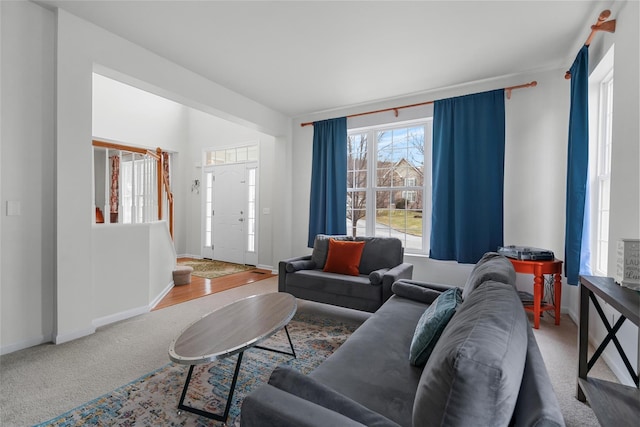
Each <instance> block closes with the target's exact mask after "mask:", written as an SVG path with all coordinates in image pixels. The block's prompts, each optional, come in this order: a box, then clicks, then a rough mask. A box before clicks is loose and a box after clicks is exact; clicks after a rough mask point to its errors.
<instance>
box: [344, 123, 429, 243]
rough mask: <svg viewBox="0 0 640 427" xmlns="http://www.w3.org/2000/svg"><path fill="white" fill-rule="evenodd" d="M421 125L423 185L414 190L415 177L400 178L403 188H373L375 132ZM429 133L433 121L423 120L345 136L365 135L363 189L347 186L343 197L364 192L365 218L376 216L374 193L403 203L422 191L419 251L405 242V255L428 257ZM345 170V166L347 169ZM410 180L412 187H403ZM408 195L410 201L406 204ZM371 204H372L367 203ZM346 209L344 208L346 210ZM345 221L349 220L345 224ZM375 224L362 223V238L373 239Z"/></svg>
mask: <svg viewBox="0 0 640 427" xmlns="http://www.w3.org/2000/svg"><path fill="white" fill-rule="evenodd" d="M420 125H423V126H424V127H425V133H424V144H425V147H424V163H423V169H424V170H423V174H424V178H423V185H422V186H418V185H415V184H416V179H415V177H410V178H404V180H403V184H405V185H403V186H392V187H378V186H377V182H376V180H377V170H376V168H377V159H378V141H377V139H376V134H377V132H379V131H381V130H395V129H404V128H410V127H416V126H420ZM432 129H433V118H432V117H426V118H423V119H418V120H410V121H405V122H398V123H392V124H383V125H376V126H369V127H361V128H353V129H349V131H348V135H349V136H351V135H357V134H364V133H366V134H367V185H366V187H365V188H350V187H349V185H347V193H351V192H354V191H364V192H365V193H366V200H367V203H366V207H365V209H366V212H365V219H366V218H375V216H376V203H375V200H376V192H377V191H393V192H401V194H402V196H403V198H405V199H406V200H407V201H415V199H416V195H417V191H422V239H421V247H420V248H417V249H416V248H410V247H406V245H405V241H403V246H405V253H408V254H419V255H428V253H429V244H430V232H431V191H432V190H431V165H432V162H431V146H432ZM348 167H349V166H348ZM411 180H413V185H411V186H407V185H406V184H408V183H410V182H411ZM410 193H411V196H412V197H413V200H408V199H409V197H406V196H409V195H410ZM370 201H374V203H370ZM347 209H348V208H347ZM348 221H349V220H348ZM376 232H377V230H376V224H375V221H366V227H365V234H366V235H367V236H376ZM347 234H349V235H350V234H351V228H350V227H349V225H348V226H347ZM378 235H380V234H378Z"/></svg>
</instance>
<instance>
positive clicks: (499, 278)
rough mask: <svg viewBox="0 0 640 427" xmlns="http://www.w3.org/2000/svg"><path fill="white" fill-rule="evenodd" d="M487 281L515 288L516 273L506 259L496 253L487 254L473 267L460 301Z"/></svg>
mask: <svg viewBox="0 0 640 427" xmlns="http://www.w3.org/2000/svg"><path fill="white" fill-rule="evenodd" d="M487 280H494V281H496V282H501V283H508V284H510V285H512V286H514V287H515V285H516V271H515V269H514V268H513V264H511V261H509V260H508V259H507V258H506V257H504V256H502V255H500V254H499V253H497V252H487V253H486V254H484V255H483V256H482V258H481V259H480V261H478V263H477V264H476V265H475V266H474V267H473V270H471V274H470V275H469V277H468V278H467V283H466V284H465V285H464V289H463V290H462V299H463V300H464V299H466V298H467V297H468V296H469V294H470V293H471V292H473V290H474V289H475V288H477V287H478V286H479V285H480V284H482V283H484V282H486V281H487Z"/></svg>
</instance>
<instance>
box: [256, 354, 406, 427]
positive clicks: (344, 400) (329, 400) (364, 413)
mask: <svg viewBox="0 0 640 427" xmlns="http://www.w3.org/2000/svg"><path fill="white" fill-rule="evenodd" d="M269 384H271V385H272V386H274V387H278V388H279V389H280V390H284V391H286V392H288V393H292V394H294V395H296V396H299V397H301V398H303V399H305V400H307V401H309V402H313V403H315V404H317V405H320V406H323V407H325V408H327V409H331V410H332V411H335V412H338V413H340V414H342V415H344V416H346V417H348V418H350V419H352V420H354V421H358V422H359V423H362V424H364V425H365V426H370V427H399V426H398V424H396V423H394V422H393V421H391V420H389V419H388V418H385V417H383V416H382V415H380V414H378V413H376V412H374V411H372V410H370V409H368V408H366V407H365V406H362V405H361V404H359V403H358V402H355V401H354V400H352V399H349V398H348V397H346V396H344V395H342V394H340V393H338V392H336V391H334V390H333V389H331V388H329V387H327V386H325V385H323V384H321V383H319V382H317V381H315V380H314V379H313V378H311V377H309V376H307V375H303V374H301V373H300V372H298V371H296V370H294V369H291V368H289V367H285V366H281V367H277V368H276V369H275V370H274V371H273V373H272V374H271V377H270V378H269Z"/></svg>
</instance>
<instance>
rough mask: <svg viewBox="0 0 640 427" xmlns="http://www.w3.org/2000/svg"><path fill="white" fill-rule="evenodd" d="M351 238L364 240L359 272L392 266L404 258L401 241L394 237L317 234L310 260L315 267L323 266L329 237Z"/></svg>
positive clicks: (364, 272) (338, 238)
mask: <svg viewBox="0 0 640 427" xmlns="http://www.w3.org/2000/svg"><path fill="white" fill-rule="evenodd" d="M330 238H333V239H336V240H352V241H356V242H361V241H364V242H365V244H364V249H363V250H362V258H361V259H360V267H359V270H360V274H369V273H371V272H372V271H375V270H379V269H381V268H393V267H395V266H397V265H400V264H402V262H403V258H404V248H403V247H402V241H401V240H400V239H398V238H396V237H355V238H354V237H351V236H329V235H325V234H318V235H317V236H316V238H315V241H314V243H313V252H312V253H311V260H312V261H313V262H314V263H315V264H316V268H319V269H322V268H324V264H325V262H326V261H327V253H328V252H329V239H330Z"/></svg>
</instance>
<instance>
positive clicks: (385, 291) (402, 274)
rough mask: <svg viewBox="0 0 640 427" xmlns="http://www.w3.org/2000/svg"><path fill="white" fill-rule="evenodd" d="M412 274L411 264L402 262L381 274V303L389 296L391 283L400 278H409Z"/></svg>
mask: <svg viewBox="0 0 640 427" xmlns="http://www.w3.org/2000/svg"><path fill="white" fill-rule="evenodd" d="M412 276H413V264H409V263H406V262H403V263H402V264H399V265H396V266H395V267H393V268H392V269H391V270H389V271H387V272H386V274H385V275H384V276H382V303H384V302H385V301H386V300H388V299H389V298H391V295H393V292H392V291H391V285H393V283H394V282H395V281H397V280H400V279H411V277H412Z"/></svg>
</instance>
